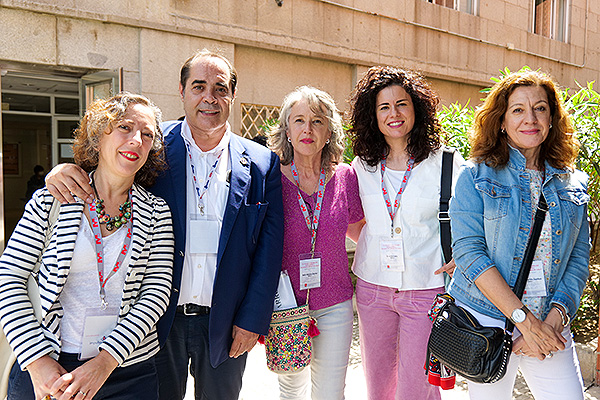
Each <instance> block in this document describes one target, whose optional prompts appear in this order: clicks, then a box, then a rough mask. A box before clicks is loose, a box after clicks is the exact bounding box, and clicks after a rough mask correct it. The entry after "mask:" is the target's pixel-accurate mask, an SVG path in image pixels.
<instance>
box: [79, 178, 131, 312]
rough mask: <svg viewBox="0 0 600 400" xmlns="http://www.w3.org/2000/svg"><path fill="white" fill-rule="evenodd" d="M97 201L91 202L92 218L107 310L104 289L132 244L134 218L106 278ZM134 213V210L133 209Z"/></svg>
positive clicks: (105, 304)
mask: <svg viewBox="0 0 600 400" xmlns="http://www.w3.org/2000/svg"><path fill="white" fill-rule="evenodd" d="M129 201H131V189H130V190H129ZM95 204H96V203H95V202H92V204H89V211H90V219H91V220H92V232H93V233H94V243H95V247H96V264H97V265H98V281H99V282H100V300H101V304H100V308H101V309H102V310H106V308H107V307H108V302H107V301H106V291H105V290H104V286H106V283H107V282H108V280H109V279H110V278H112V276H113V275H114V274H116V273H117V271H119V268H121V265H122V264H123V260H124V259H125V256H126V255H127V251H128V250H129V246H130V245H131V227H132V223H131V221H132V220H133V216H132V217H131V218H130V219H129V221H127V235H126V236H125V241H124V242H123V248H122V249H121V252H120V253H119V256H118V257H117V262H116V263H115V266H114V268H113V269H112V270H111V271H110V273H109V274H108V276H107V277H106V278H104V245H103V243H102V231H101V230H100V223H99V222H98V214H97V213H96V205H95ZM132 214H133V210H132Z"/></svg>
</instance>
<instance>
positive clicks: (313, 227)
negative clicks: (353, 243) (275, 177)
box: [291, 160, 325, 255]
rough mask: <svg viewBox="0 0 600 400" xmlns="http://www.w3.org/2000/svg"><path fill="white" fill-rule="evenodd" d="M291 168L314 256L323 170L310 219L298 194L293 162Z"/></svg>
mask: <svg viewBox="0 0 600 400" xmlns="http://www.w3.org/2000/svg"><path fill="white" fill-rule="evenodd" d="M291 168H292V176H293V177H294V181H296V186H298V204H300V210H301V211H302V215H304V221H305V222H306V227H307V228H308V230H309V232H310V235H311V237H310V243H311V255H314V254H315V243H316V240H317V229H319V217H320V216H321V205H322V204H323V197H324V193H325V190H324V189H325V169H324V168H321V175H320V176H319V189H318V191H317V204H316V205H315V211H314V212H313V216H312V218H311V217H310V214H309V213H308V207H306V203H305V202H304V199H303V198H302V194H301V193H300V181H299V179H298V169H297V168H296V164H294V160H292V164H291Z"/></svg>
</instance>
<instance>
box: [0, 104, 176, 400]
mask: <svg viewBox="0 0 600 400" xmlns="http://www.w3.org/2000/svg"><path fill="white" fill-rule="evenodd" d="M159 123H160V110H159V109H158V108H157V107H156V106H154V105H153V104H152V103H151V102H150V101H149V100H148V99H146V98H145V97H142V96H137V95H132V94H129V93H122V94H120V95H117V96H115V97H113V98H110V99H108V100H98V101H97V102H95V103H93V104H92V105H90V107H89V108H88V110H87V112H86V114H85V116H84V117H83V119H82V121H81V124H80V126H79V128H78V129H77V131H76V137H75V145H74V155H75V162H77V163H78V164H79V165H80V166H81V167H82V168H84V169H85V170H86V171H88V172H89V173H90V178H91V182H92V186H93V187H94V189H95V192H96V199H95V200H94V201H93V202H92V203H91V204H86V203H84V202H83V201H82V200H78V201H77V202H76V203H73V204H63V205H59V204H58V203H56V201H55V200H54V199H53V197H52V195H51V194H50V192H49V191H48V189H47V188H43V189H40V190H38V191H37V192H35V194H34V196H33V198H32V199H31V200H30V201H29V202H28V203H27V206H26V208H25V213H24V214H23V218H21V220H20V221H19V224H18V225H17V227H16V229H15V232H14V233H13V235H12V236H11V238H10V240H9V242H8V244H7V247H6V250H5V251H4V253H3V254H2V257H0V319H1V322H2V327H3V329H4V332H5V333H6V337H7V338H8V341H9V343H10V345H11V347H12V348H13V350H14V352H15V354H16V356H17V362H16V363H15V365H14V367H13V369H12V372H11V376H10V379H9V389H8V399H9V400H13V399H19V400H21V399H22V400H33V399H36V400H37V399H42V398H49V396H48V395H51V396H53V397H54V398H56V399H58V400H67V399H72V398H73V399H75V400H83V399H84V398H87V399H92V398H94V399H133V398H135V399H142V398H143V399H157V398H158V381H157V378H156V371H155V367H154V360H153V358H152V356H153V355H154V354H156V352H158V350H159V344H158V337H157V334H156V328H155V325H156V322H157V321H158V319H159V318H160V316H161V315H162V314H163V313H164V312H165V310H166V308H167V304H168V300H169V295H170V292H171V274H172V262H173V229H172V224H171V213H170V211H169V208H168V206H167V205H166V203H165V202H164V200H162V199H160V198H157V197H154V196H152V195H151V194H150V193H149V192H147V191H146V190H145V189H144V188H143V187H142V186H141V185H149V184H150V183H152V181H153V180H154V179H155V178H156V176H157V174H158V171H160V167H161V165H163V164H164V161H163V158H162V151H163V146H162V134H161V132H160V129H159ZM53 204H54V205H53ZM58 206H60V210H59V212H58V214H57V215H56V214H55V213H53V212H52V210H54V209H56V207H58ZM53 214H54V215H55V216H54V217H53V216H52V215H53ZM49 219H50V221H49ZM52 219H54V221H52ZM47 232H50V236H49V238H50V239H49V240H47V242H46V233H47ZM45 244H46V245H47V247H46V248H44V247H45ZM38 257H41V264H40V270H39V274H38V286H39V292H40V297H41V313H40V314H41V315H40V318H41V320H38V319H36V317H35V316H34V309H33V306H32V302H31V301H30V298H29V296H28V291H27V281H28V278H29V276H30V275H31V274H32V271H33V269H34V266H35V264H36V261H37V259H38Z"/></svg>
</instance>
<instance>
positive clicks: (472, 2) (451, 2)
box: [427, 0, 479, 15]
mask: <svg viewBox="0 0 600 400" xmlns="http://www.w3.org/2000/svg"><path fill="white" fill-rule="evenodd" d="M478 1H479V0H427V2H428V3H433V4H438V5H440V6H444V7H448V8H453V9H455V10H457V11H462V12H465V13H468V14H473V15H475V14H477V5H478V4H477V3H478Z"/></svg>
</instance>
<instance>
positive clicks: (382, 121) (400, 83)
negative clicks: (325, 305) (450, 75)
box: [351, 67, 463, 400]
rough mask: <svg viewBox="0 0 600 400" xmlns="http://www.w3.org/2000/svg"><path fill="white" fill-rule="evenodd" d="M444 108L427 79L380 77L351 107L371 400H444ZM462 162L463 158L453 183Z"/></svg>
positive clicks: (360, 301) (378, 72) (398, 73)
mask: <svg viewBox="0 0 600 400" xmlns="http://www.w3.org/2000/svg"><path fill="white" fill-rule="evenodd" d="M438 103H439V98H438V97H437V95H436V94H435V93H434V92H433V91H432V90H431V88H430V87H429V84H428V83H427V82H426V81H425V80H424V79H423V77H422V76H421V75H419V74H417V73H414V72H412V71H407V70H402V69H399V68H394V67H373V68H371V69H369V70H368V71H367V73H366V74H365V76H364V77H363V78H362V79H361V80H360V82H358V84H357V86H356V88H355V90H354V93H353V95H352V99H351V105H352V111H351V125H352V128H351V135H352V146H353V150H354V154H355V155H356V156H357V158H356V159H354V161H353V163H352V166H353V167H354V169H355V170H356V174H357V176H358V183H359V190H360V196H361V201H362V204H363V209H364V212H365V219H366V225H365V226H364V228H363V229H362V232H361V235H360V238H359V241H358V244H357V248H356V255H355V259H354V265H353V271H354V273H355V274H356V275H357V276H358V278H359V279H358V282H357V285H356V299H357V306H358V316H359V326H360V342H361V351H362V360H363V367H364V370H365V376H366V380H367V393H368V397H369V399H372V400H375V399H376V400H388V399H420V400H426V399H439V398H440V393H439V389H438V388H437V387H435V386H432V385H430V384H429V383H428V382H427V376H426V375H425V371H424V369H423V365H424V363H425V358H426V349H427V339H428V337H429V331H430V329H431V322H430V321H429V319H428V317H427V311H428V310H429V308H430V307H431V304H432V302H433V300H434V298H435V295H436V294H437V293H439V292H443V290H444V287H443V286H444V278H443V274H441V272H442V271H447V272H450V273H451V272H452V270H453V265H454V264H453V262H451V263H449V264H448V265H446V266H444V262H443V261H442V249H441V244H440V230H439V221H438V211H439V201H440V179H441V170H442V167H441V165H442V153H443V151H442V150H441V149H440V148H441V145H440V135H439V134H440V130H441V128H440V124H439V122H438V120H437V118H436V115H435V112H436V106H437V104H438ZM462 162H463V159H462V157H460V155H458V154H454V166H453V169H454V172H455V173H454V174H453V176H456V172H457V171H458V167H459V166H460V164H461V163H462Z"/></svg>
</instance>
